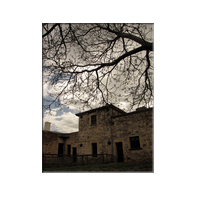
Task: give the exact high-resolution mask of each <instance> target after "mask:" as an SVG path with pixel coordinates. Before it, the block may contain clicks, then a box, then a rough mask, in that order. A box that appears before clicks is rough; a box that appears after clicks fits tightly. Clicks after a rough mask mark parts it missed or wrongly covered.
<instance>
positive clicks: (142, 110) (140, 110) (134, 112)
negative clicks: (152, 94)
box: [111, 107, 153, 119]
mask: <svg viewBox="0 0 200 200" xmlns="http://www.w3.org/2000/svg"><path fill="white" fill-rule="evenodd" d="M146 111H150V112H153V107H152V108H146V109H144V107H142V109H138V110H137V109H136V111H133V112H130V113H124V114H122V115H115V116H112V117H111V118H112V119H113V118H117V117H123V116H127V115H132V114H137V113H140V112H146Z"/></svg>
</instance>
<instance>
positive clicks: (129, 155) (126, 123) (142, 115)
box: [112, 109, 153, 162]
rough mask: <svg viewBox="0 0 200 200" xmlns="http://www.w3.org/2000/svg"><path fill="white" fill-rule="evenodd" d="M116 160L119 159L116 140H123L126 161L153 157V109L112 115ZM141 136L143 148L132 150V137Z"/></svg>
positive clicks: (140, 140)
mask: <svg viewBox="0 0 200 200" xmlns="http://www.w3.org/2000/svg"><path fill="white" fill-rule="evenodd" d="M112 122H113V123H114V124H113V125H112V134H113V145H114V160H115V161H117V149H116V142H122V146H123V154H124V162H132V161H136V160H144V159H152V149H153V148H152V140H153V138H152V137H153V110H152V109H147V110H143V111H138V112H132V113H128V114H125V115H121V116H114V117H112ZM135 136H139V142H140V147H141V149H138V150H131V142H130V137H135Z"/></svg>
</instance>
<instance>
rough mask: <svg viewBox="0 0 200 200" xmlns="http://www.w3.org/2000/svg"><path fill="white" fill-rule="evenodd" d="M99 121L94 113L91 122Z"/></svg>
mask: <svg viewBox="0 0 200 200" xmlns="http://www.w3.org/2000/svg"><path fill="white" fill-rule="evenodd" d="M96 123H97V120H96V115H92V116H91V124H92V125H93V124H96Z"/></svg>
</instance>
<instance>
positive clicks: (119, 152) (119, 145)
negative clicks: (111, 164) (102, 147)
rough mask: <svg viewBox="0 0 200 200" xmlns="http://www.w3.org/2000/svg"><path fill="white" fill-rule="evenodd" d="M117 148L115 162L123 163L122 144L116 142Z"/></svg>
mask: <svg viewBox="0 0 200 200" xmlns="http://www.w3.org/2000/svg"><path fill="white" fill-rule="evenodd" d="M115 144H116V147H117V159H118V160H117V161H118V162H124V156H123V148H122V142H116V143H115Z"/></svg>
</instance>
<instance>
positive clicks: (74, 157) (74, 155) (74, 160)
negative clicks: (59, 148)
mask: <svg viewBox="0 0 200 200" xmlns="http://www.w3.org/2000/svg"><path fill="white" fill-rule="evenodd" d="M76 161H77V157H76V147H73V162H76Z"/></svg>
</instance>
